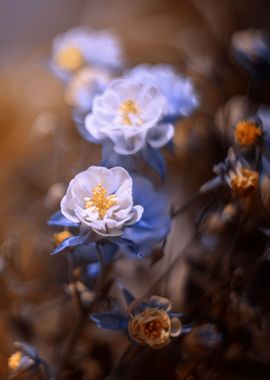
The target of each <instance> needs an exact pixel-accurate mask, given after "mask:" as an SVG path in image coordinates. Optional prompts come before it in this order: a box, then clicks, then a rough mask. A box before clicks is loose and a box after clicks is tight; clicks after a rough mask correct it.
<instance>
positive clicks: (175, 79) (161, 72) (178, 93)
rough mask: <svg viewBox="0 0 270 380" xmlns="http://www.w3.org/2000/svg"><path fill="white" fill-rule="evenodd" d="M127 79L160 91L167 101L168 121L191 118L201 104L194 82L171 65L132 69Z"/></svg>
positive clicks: (141, 66)
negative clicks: (184, 117)
mask: <svg viewBox="0 0 270 380" xmlns="http://www.w3.org/2000/svg"><path fill="white" fill-rule="evenodd" d="M126 77H127V78H129V79H131V80H134V81H136V82H139V83H143V84H148V85H151V86H155V87H157V88H158V89H159V91H160V93H161V94H162V95H163V96H164V97H165V98H166V100H167V110H166V114H165V118H166V119H167V120H172V121H174V120H177V119H179V118H180V117H183V116H189V115H190V114H191V112H192V111H193V110H194V109H195V108H196V107H197V106H198V104H199V99H198V96H197V94H196V92H195V90H194V87H193V84H192V82H191V81H190V80H189V79H188V78H185V77H184V76H182V75H179V74H177V73H176V72H175V70H174V69H173V67H172V66H170V65H166V64H159V65H147V64H142V65H138V66H136V67H134V68H133V69H131V70H130V71H129V72H128V73H127V74H126Z"/></svg>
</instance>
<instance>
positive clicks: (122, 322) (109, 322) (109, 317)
mask: <svg viewBox="0 0 270 380" xmlns="http://www.w3.org/2000/svg"><path fill="white" fill-rule="evenodd" d="M90 318H91V319H92V321H94V322H95V323H96V325H97V327H100V328H104V329H110V330H127V328H128V318H127V317H126V316H123V315H121V314H117V313H112V312H107V313H96V314H90Z"/></svg>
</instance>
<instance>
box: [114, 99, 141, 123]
mask: <svg viewBox="0 0 270 380" xmlns="http://www.w3.org/2000/svg"><path fill="white" fill-rule="evenodd" d="M119 112H120V114H121V116H122V121H123V123H124V124H127V125H131V124H132V121H131V120H130V114H132V115H134V116H139V107H138V105H137V104H136V103H135V102H134V101H133V100H130V99H129V100H125V101H124V102H123V103H122V104H121V106H120V107H119ZM137 124H141V120H140V118H138V120H137Z"/></svg>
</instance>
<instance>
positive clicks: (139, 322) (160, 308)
mask: <svg viewBox="0 0 270 380" xmlns="http://www.w3.org/2000/svg"><path fill="white" fill-rule="evenodd" d="M123 295H124V297H125V300H126V302H127V305H128V307H127V310H126V312H120V311H119V312H116V311H113V312H105V313H97V314H91V315H90V317H91V319H92V320H93V321H94V322H95V323H96V324H97V326H98V327H100V328H105V329H112V330H123V331H125V332H126V333H127V334H128V335H129V336H130V338H131V339H132V340H134V341H135V342H136V343H139V344H141V345H144V346H145V345H147V346H149V347H151V348H153V349H159V348H162V347H164V346H166V345H168V344H169V343H170V340H171V338H172V337H177V336H179V335H180V334H181V333H182V332H186V331H188V330H190V328H189V327H187V326H183V325H182V321H181V320H180V317H182V316H184V315H183V314H181V313H173V312H171V302H170V301H169V300H168V299H167V298H164V297H159V296H152V297H150V298H149V299H135V298H134V296H133V295H132V294H131V293H130V292H129V291H128V290H127V289H125V288H124V289H123Z"/></svg>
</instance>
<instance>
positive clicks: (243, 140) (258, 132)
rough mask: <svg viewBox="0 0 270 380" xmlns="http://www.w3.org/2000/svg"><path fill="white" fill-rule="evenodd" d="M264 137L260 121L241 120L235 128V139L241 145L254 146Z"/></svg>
mask: <svg viewBox="0 0 270 380" xmlns="http://www.w3.org/2000/svg"><path fill="white" fill-rule="evenodd" d="M262 135H263V131H262V125H261V122H260V121H259V119H256V120H255V119H250V120H240V121H238V123H237V124H236V125H235V128H234V139H235V142H236V143H237V144H239V145H244V146H253V145H255V144H256V143H257V142H258V141H259V139H260V138H261V137H262Z"/></svg>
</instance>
